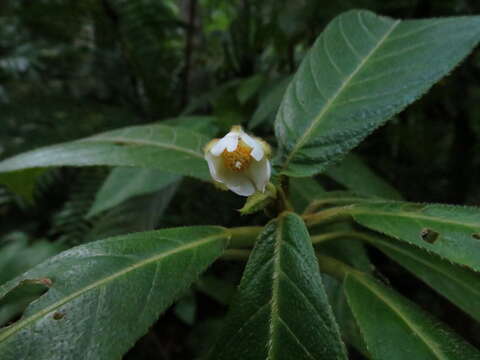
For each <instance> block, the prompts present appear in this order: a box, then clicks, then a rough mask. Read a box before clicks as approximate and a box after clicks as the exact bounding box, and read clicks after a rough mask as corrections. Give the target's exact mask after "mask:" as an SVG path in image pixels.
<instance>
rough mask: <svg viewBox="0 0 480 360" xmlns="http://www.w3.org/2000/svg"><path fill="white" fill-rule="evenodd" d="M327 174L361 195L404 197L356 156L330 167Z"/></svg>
mask: <svg viewBox="0 0 480 360" xmlns="http://www.w3.org/2000/svg"><path fill="white" fill-rule="evenodd" d="M325 174H326V175H328V176H329V177H331V178H332V179H333V180H335V181H336V182H338V183H339V184H341V185H343V186H345V187H346V188H347V189H349V190H351V191H353V192H355V193H357V194H359V195H364V196H378V197H381V198H386V199H392V200H401V199H402V195H400V193H399V192H398V191H397V190H396V189H395V188H393V187H392V186H391V185H390V184H389V183H387V182H386V181H385V180H383V179H382V178H381V177H379V176H378V175H377V174H375V173H374V172H373V171H372V170H371V169H370V168H369V167H368V166H367V165H366V164H365V163H364V162H363V161H362V159H361V158H360V157H359V156H357V155H355V154H349V155H347V156H346V157H345V158H344V159H343V160H342V161H341V162H340V163H339V164H337V165H334V166H331V167H329V168H328V169H327V170H326V171H325Z"/></svg>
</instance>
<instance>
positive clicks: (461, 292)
mask: <svg viewBox="0 0 480 360" xmlns="http://www.w3.org/2000/svg"><path fill="white" fill-rule="evenodd" d="M371 239H372V241H371V243H372V245H374V246H375V247H377V248H378V249H380V250H381V251H382V252H383V253H385V254H386V255H387V256H389V257H390V258H392V259H393V260H395V261H396V262H398V263H399V264H401V265H402V266H403V267H405V268H406V269H408V270H409V271H410V272H411V273H412V274H413V275H415V276H417V277H419V278H420V279H422V280H423V281H424V282H425V283H427V284H428V285H430V286H431V287H432V288H434V289H435V290H437V291H438V292H439V293H440V294H442V295H443V296H445V297H446V298H447V299H449V300H450V301H451V302H453V303H454V304H456V305H457V306H458V307H459V308H461V309H462V310H464V311H465V312H467V313H468V314H470V315H471V316H472V317H473V318H474V319H475V320H477V321H480V274H478V273H475V272H474V271H472V270H470V269H466V268H464V267H461V266H459V265H456V264H452V263H450V262H449V261H447V260H444V259H441V258H439V257H438V256H435V255H434V254H429V253H428V252H426V251H424V250H422V249H418V248H416V247H414V246H412V245H408V244H404V243H401V242H399V241H396V240H393V239H385V238H380V237H371Z"/></svg>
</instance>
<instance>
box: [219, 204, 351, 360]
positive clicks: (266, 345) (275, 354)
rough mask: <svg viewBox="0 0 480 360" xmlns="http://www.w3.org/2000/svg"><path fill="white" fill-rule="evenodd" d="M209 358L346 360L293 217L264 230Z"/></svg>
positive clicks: (310, 254) (301, 230)
mask: <svg viewBox="0 0 480 360" xmlns="http://www.w3.org/2000/svg"><path fill="white" fill-rule="evenodd" d="M210 358H211V359H215V360H221V359H229V360H233V359H242V360H248V359H298V360H300V359H310V360H311V359H325V360H328V359H336V360H338V359H346V354H345V349H344V346H343V344H342V342H341V340H340V335H339V332H338V326H337V324H336V323H335V320H334V318H333V314H332V311H331V309H330V306H329V304H328V302H327V298H326V294H325V291H324V289H323V285H322V280H321V278H320V273H319V271H318V264H317V261H316V258H315V254H314V252H313V248H312V245H311V243H310V238H309V235H308V232H307V229H306V228H305V225H304V224H303V221H302V220H301V219H300V218H299V217H298V216H297V215H295V214H291V213H285V214H283V215H281V216H280V218H279V219H277V220H275V221H272V222H270V223H269V224H268V225H267V226H266V228H265V229H264V231H263V233H262V235H261V236H260V238H259V240H258V242H257V245H256V246H255V248H254V250H253V253H252V255H251V257H250V259H249V261H248V264H247V267H246V269H245V273H244V275H243V278H242V281H241V283H240V286H239V289H238V293H237V294H236V296H234V302H233V304H232V305H231V310H230V313H229V315H228V317H227V320H226V325H225V328H224V329H223V331H222V332H221V336H220V338H219V339H218V342H217V344H216V345H215V347H214V348H213V349H212V351H211V353H210Z"/></svg>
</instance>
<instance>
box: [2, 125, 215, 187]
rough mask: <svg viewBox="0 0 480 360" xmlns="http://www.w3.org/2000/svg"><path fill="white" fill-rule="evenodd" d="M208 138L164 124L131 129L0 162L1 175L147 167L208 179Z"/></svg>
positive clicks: (103, 134)
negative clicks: (54, 168)
mask: <svg viewBox="0 0 480 360" xmlns="http://www.w3.org/2000/svg"><path fill="white" fill-rule="evenodd" d="M207 141H208V138H206V137H205V136H203V135H201V134H197V133H195V132H191V131H189V130H186V129H183V128H174V127H169V126H165V125H148V126H134V127H128V128H123V129H118V130H113V131H109V132H105V133H101V134H98V135H95V136H91V137H88V138H84V139H80V140H76V141H72V142H68V143H63V144H58V145H53V146H47V147H44V148H40V149H37V150H33V151H29V152H26V153H23V154H20V155H17V156H14V157H11V158H9V159H6V160H3V161H2V162H0V181H1V180H2V178H1V176H2V174H1V173H10V172H14V171H19V170H26V169H31V168H43V167H52V166H92V165H107V166H134V167H149V168H154V169H159V170H164V171H168V172H171V173H175V174H179V175H188V176H193V177H195V178H199V179H203V180H206V179H209V173H208V167H207V165H206V162H205V160H204V159H203V151H202V147H203V146H204V145H205V143H206V142H207Z"/></svg>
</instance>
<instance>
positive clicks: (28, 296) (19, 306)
mask: <svg viewBox="0 0 480 360" xmlns="http://www.w3.org/2000/svg"><path fill="white" fill-rule="evenodd" d="M52 285H53V282H52V280H51V279H49V278H40V279H26V280H22V281H20V282H19V283H18V285H17V286H15V287H14V288H12V289H11V290H10V291H9V292H7V293H6V294H5V295H4V296H3V297H2V298H1V299H0V309H2V312H3V315H4V316H5V317H4V318H3V319H2V320H4V321H3V322H2V323H0V329H1V327H2V326H4V325H11V324H13V323H14V322H15V321H16V320H18V319H19V318H20V316H21V314H23V312H24V311H25V309H26V308H27V307H28V305H29V304H30V303H31V302H33V301H35V300H37V299H38V298H39V297H40V296H42V295H43V294H45V293H46V292H47V291H48V289H49V288H50V287H51V286H52Z"/></svg>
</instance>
